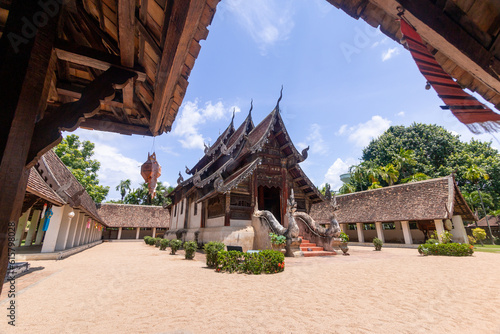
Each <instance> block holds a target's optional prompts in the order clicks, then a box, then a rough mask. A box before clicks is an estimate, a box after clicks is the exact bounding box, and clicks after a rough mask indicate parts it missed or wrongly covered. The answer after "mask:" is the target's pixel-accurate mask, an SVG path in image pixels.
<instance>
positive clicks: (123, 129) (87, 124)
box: [80, 118, 152, 136]
mask: <svg viewBox="0 0 500 334" xmlns="http://www.w3.org/2000/svg"><path fill="white" fill-rule="evenodd" d="M80 127H81V128H82V129H88V130H99V131H107V132H115V133H120V134H122V135H129V136H130V135H141V136H152V134H151V131H149V128H148V127H145V126H139V125H134V124H122V123H116V122H111V121H107V120H101V119H96V118H86V119H85V120H84V121H83V122H82V123H81V124H80Z"/></svg>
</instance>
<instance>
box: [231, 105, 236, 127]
mask: <svg viewBox="0 0 500 334" xmlns="http://www.w3.org/2000/svg"><path fill="white" fill-rule="evenodd" d="M234 115H236V108H233V117H232V118H231V125H232V126H234Z"/></svg>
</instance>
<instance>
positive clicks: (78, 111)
mask: <svg viewBox="0 0 500 334" xmlns="http://www.w3.org/2000/svg"><path fill="white" fill-rule="evenodd" d="M136 77H137V73H135V72H132V71H128V70H125V69H121V68H117V67H113V66H112V67H110V68H109V69H108V70H107V71H105V72H104V73H102V74H101V75H100V76H98V77H97V78H95V79H94V81H92V82H91V83H90V84H89V85H88V86H87V87H85V88H84V89H83V92H82V95H81V97H80V99H79V100H78V101H76V102H69V103H64V104H63V105H61V106H60V107H58V108H55V109H54V110H52V111H51V112H50V113H49V114H48V115H47V116H46V117H44V118H43V119H42V120H40V121H39V122H38V123H37V124H36V125H35V129H34V131H33V139H32V140H31V146H30V150H29V153H28V157H27V160H26V164H27V168H31V167H32V166H33V165H34V164H35V163H34V162H35V161H37V160H38V159H39V158H40V157H41V156H42V155H43V154H44V153H45V152H47V151H48V150H50V149H51V148H52V147H54V146H56V145H57V144H59V143H60V142H61V140H62V137H61V131H74V130H75V129H76V128H77V127H78V126H79V125H80V123H81V122H82V121H83V120H84V119H85V118H90V117H92V116H94V115H95V114H96V113H97V112H99V110H100V108H101V100H112V99H113V98H114V96H115V89H121V88H123V87H125V86H126V85H127V84H129V82H130V81H131V80H134V78H136Z"/></svg>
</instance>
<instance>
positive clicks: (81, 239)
mask: <svg viewBox="0 0 500 334" xmlns="http://www.w3.org/2000/svg"><path fill="white" fill-rule="evenodd" d="M88 218H89V217H87V216H86V215H85V216H83V218H82V219H83V221H82V231H81V232H80V237H79V240H78V246H81V245H83V244H84V241H85V232H86V230H87V219H88Z"/></svg>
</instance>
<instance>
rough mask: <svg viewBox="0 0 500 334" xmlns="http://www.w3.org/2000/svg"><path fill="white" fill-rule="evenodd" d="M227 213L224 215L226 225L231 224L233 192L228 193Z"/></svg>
mask: <svg viewBox="0 0 500 334" xmlns="http://www.w3.org/2000/svg"><path fill="white" fill-rule="evenodd" d="M225 202H226V214H225V215H224V226H230V225H231V194H230V193H229V192H228V193H226V201H225Z"/></svg>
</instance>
